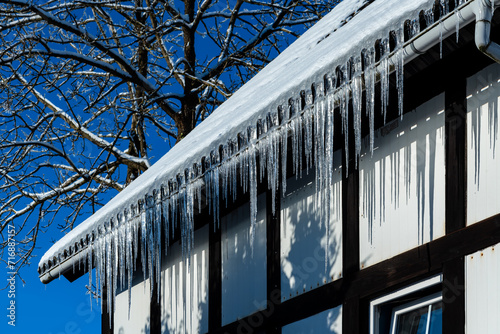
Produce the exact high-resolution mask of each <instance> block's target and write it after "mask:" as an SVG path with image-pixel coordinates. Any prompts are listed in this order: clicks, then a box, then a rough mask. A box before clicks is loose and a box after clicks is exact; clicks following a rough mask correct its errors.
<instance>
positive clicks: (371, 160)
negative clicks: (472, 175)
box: [359, 94, 445, 268]
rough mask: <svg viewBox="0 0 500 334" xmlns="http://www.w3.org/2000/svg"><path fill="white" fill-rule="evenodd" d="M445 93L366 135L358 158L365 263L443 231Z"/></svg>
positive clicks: (382, 258) (423, 241)
mask: <svg viewBox="0 0 500 334" xmlns="http://www.w3.org/2000/svg"><path fill="white" fill-rule="evenodd" d="M444 131H445V128H444V94H441V95H439V96H437V97H435V98H432V99H431V100H429V101H428V102H426V103H424V104H423V105H421V106H420V107H418V108H417V109H416V110H414V111H413V112H410V113H407V114H405V115H404V118H403V120H401V119H397V120H395V121H393V122H391V123H389V124H387V125H386V126H385V127H384V128H382V129H380V130H378V131H377V132H376V138H375V145H374V146H375V150H374V152H373V157H372V156H371V154H370V148H369V139H368V138H364V140H363V142H364V145H363V149H362V152H361V154H362V156H361V159H360V163H359V178H360V180H359V182H360V201H359V213H360V262H361V268H364V267H367V266H370V265H372V264H375V263H378V262H380V261H383V260H386V259H389V258H391V257H393V256H395V255H398V254H400V253H402V252H404V251H407V250H409V249H411V248H414V247H416V246H418V245H421V244H423V243H426V242H429V241H431V240H434V239H436V238H438V237H440V236H443V235H444V233H445V133H444Z"/></svg>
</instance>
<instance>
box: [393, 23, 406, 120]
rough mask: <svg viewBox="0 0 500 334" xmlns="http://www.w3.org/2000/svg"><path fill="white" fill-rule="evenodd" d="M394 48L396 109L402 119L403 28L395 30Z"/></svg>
mask: <svg viewBox="0 0 500 334" xmlns="http://www.w3.org/2000/svg"><path fill="white" fill-rule="evenodd" d="M396 43H397V45H396V48H397V52H396V55H395V58H396V65H395V66H396V88H397V90H398V110H399V116H400V117H401V119H403V107H404V65H405V62H404V54H403V52H404V49H403V45H404V30H403V28H401V29H399V30H398V31H397V32H396Z"/></svg>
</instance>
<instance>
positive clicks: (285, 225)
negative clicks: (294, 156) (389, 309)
mask: <svg viewBox="0 0 500 334" xmlns="http://www.w3.org/2000/svg"><path fill="white" fill-rule="evenodd" d="M334 161H342V156H341V151H338V152H336V153H335V155H334ZM327 191H328V193H329V194H330V199H331V200H330V216H329V217H323V219H321V213H320V208H321V203H319V202H318V201H317V199H316V186H315V176H314V171H310V172H309V175H307V174H306V173H305V172H304V175H303V176H302V178H299V179H296V178H295V176H293V177H291V178H289V179H288V180H287V194H286V196H285V197H284V198H282V199H281V293H282V297H281V298H282V300H288V299H290V298H292V297H295V296H297V295H300V294H302V293H304V292H307V291H310V290H312V289H315V288H317V287H319V286H322V285H324V284H326V283H329V282H331V281H333V280H336V279H338V278H340V277H342V171H341V168H340V167H339V168H336V169H335V171H334V183H333V185H332V186H331V187H330V189H328V190H325V191H324V193H323V195H325V194H326V193H327ZM323 209H324V208H323ZM326 224H328V225H326ZM326 249H328V252H327V254H328V256H327V259H326V260H325V253H326V252H325V250H326Z"/></svg>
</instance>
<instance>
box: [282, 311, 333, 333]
mask: <svg viewBox="0 0 500 334" xmlns="http://www.w3.org/2000/svg"><path fill="white" fill-rule="evenodd" d="M281 332H282V333H283V334H320V333H321V334H330V333H331V334H342V306H337V307H336V308H333V309H330V310H326V311H324V312H321V313H318V314H315V315H313V316H312V317H309V318H305V319H303V320H300V321H297V322H294V323H291V324H289V325H286V326H284V327H283V328H282V330H281Z"/></svg>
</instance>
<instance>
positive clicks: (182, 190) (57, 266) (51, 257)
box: [38, 0, 468, 295]
mask: <svg viewBox="0 0 500 334" xmlns="http://www.w3.org/2000/svg"><path fill="white" fill-rule="evenodd" d="M435 2H436V1H435V0H411V1H401V0H375V1H368V0H344V1H343V2H341V3H340V4H339V5H338V6H337V7H336V8H335V9H334V10H333V11H332V12H331V13H330V14H328V15H327V16H325V17H324V18H323V19H322V20H320V21H319V22H318V23H317V24H316V25H315V26H314V27H312V28H311V29H309V30H308V31H307V32H306V33H304V35H303V36H302V37H300V38H299V39H298V40H297V41H296V42H295V43H293V44H292V45H291V46H290V47H289V48H287V49H286V50H285V51H284V52H283V53H282V54H281V55H280V56H279V57H277V58H276V59H275V60H274V61H273V62H271V63H270V64H269V65H268V66H266V67H265V68H264V69H263V70H262V71H261V72H260V73H259V74H257V75H256V76H255V77H254V78H253V79H252V80H250V81H249V82H248V83H247V84H245V85H244V86H243V87H242V88H241V89H239V90H238V91H237V92H236V93H235V94H234V95H233V96H232V97H231V98H230V99H228V100H227V101H226V102H225V103H224V104H223V105H221V106H220V107H219V108H218V109H217V110H215V111H214V112H213V114H212V115H211V116H210V117H208V118H207V119H206V120H205V121H204V122H203V123H202V124H200V125H199V126H198V127H196V128H195V129H194V130H193V131H192V132H191V133H190V134H189V135H187V136H186V137H185V138H184V139H183V140H182V141H181V142H180V143H178V144H177V145H176V146H174V147H173V148H172V149H171V150H170V151H169V152H168V153H167V154H166V155H165V156H164V157H162V158H161V159H160V160H159V161H158V162H157V163H156V164H154V165H153V166H152V167H151V168H150V169H148V170H147V171H146V172H145V173H144V174H142V175H141V176H140V177H139V178H138V179H136V180H135V181H134V182H132V183H131V184H130V185H129V186H128V187H127V188H126V189H125V190H123V191H122V192H120V193H119V194H118V195H117V196H116V197H114V198H113V199H112V200H111V201H110V202H109V203H107V204H106V205H105V206H104V207H103V208H101V209H100V210H99V211H98V212H96V213H95V214H94V215H92V216H91V217H90V218H88V219H87V220H85V221H84V222H83V223H81V224H80V225H79V226H77V227H76V228H75V229H74V230H72V231H71V232H70V233H68V234H67V235H66V236H64V237H63V238H62V239H61V240H59V241H58V242H57V243H56V244H54V245H53V246H52V247H51V248H50V249H49V250H48V251H47V252H46V254H45V255H44V256H43V257H42V259H41V260H40V263H39V269H38V270H39V273H40V279H41V280H42V282H45V283H47V282H49V281H51V280H52V279H53V278H54V277H57V276H58V275H59V274H62V273H64V271H65V270H70V268H72V267H73V264H72V263H73V261H75V260H76V261H79V262H82V261H83V262H85V263H89V264H92V265H95V266H96V267H97V270H98V272H99V274H100V275H103V274H105V273H106V275H113V273H111V274H110V273H109V272H106V271H109V270H112V271H113V270H115V271H114V273H117V272H118V265H117V263H119V264H120V266H122V265H123V266H124V267H125V268H130V267H131V266H129V264H130V263H131V261H132V260H133V256H134V254H137V253H136V252H135V251H134V252H133V251H132V248H135V250H137V248H138V247H140V246H141V247H145V248H143V249H148V254H149V255H148V256H151V257H152V259H153V261H152V262H153V263H154V262H155V261H157V260H158V259H157V258H155V256H156V255H155V254H156V250H157V248H158V247H160V240H161V237H159V236H160V235H161V233H160V230H161V218H162V217H163V219H164V220H165V222H166V226H167V228H168V226H174V224H173V222H169V217H174V216H176V215H177V214H176V213H177V212H176V211H175V210H177V209H176V208H177V207H178V206H179V205H182V206H183V208H184V209H183V210H182V211H180V212H181V214H180V217H181V218H180V219H181V226H183V228H184V231H183V242H185V243H186V244H187V246H186V247H187V248H186V249H188V251H189V248H190V244H191V243H192V229H193V226H192V225H193V221H192V219H193V210H194V201H195V200H200V198H201V189H202V187H203V188H204V189H205V191H206V192H207V200H208V201H211V203H212V205H213V203H215V202H216V201H218V200H219V185H223V186H224V187H226V189H227V188H229V192H231V189H234V187H232V186H231V183H232V182H233V180H236V170H237V169H241V170H242V171H243V174H244V175H243V178H242V180H243V181H241V180H240V179H239V178H238V181H237V182H238V184H241V183H240V182H242V183H243V187H244V189H246V190H247V191H249V192H250V198H251V207H253V208H254V209H252V212H251V215H252V216H253V215H254V210H255V206H254V205H253V204H255V203H256V201H255V197H256V185H255V184H256V180H257V176H256V171H257V166H256V165H255V164H256V161H257V160H256V156H260V157H261V158H260V159H259V160H260V164H261V165H260V166H261V167H260V168H261V169H262V168H267V169H268V170H272V171H275V172H276V173H274V172H269V173H268V177H269V178H270V179H269V181H270V182H269V184H270V186H271V187H273V190H275V189H276V188H278V187H277V186H276V185H277V183H278V182H281V181H282V180H278V179H277V176H276V175H279V173H278V172H277V168H279V167H278V166H279V164H273V163H272V162H273V161H275V160H273V159H277V158H278V157H277V155H278V154H279V153H278V152H279V151H280V149H281V151H283V150H284V151H285V152H286V151H287V150H286V145H287V144H286V142H287V141H286V140H284V139H286V138H287V137H288V136H295V135H297V137H299V136H298V134H300V137H302V132H301V131H305V133H304V134H305V136H304V137H305V140H306V141H305V143H304V147H307V146H308V145H310V144H312V141H310V139H311V136H312V135H323V136H325V138H327V139H331V140H333V133H332V131H333V110H334V108H337V107H339V108H340V110H341V113H345V105H347V103H348V101H349V98H350V97H352V100H353V105H354V104H357V107H356V105H354V107H355V108H354V109H355V113H356V112H359V113H360V111H361V107H360V106H361V97H360V92H362V90H363V83H362V80H363V81H364V87H365V88H366V90H367V94H368V93H369V94H374V89H373V87H374V84H375V81H376V80H379V79H380V81H381V85H382V89H387V88H388V80H387V79H388V75H389V72H390V71H392V70H396V71H397V77H398V78H399V79H401V81H400V80H398V82H400V84H402V70H403V64H404V62H407V61H409V60H410V59H411V57H415V54H416V52H415V51H414V50H413V51H412V49H414V48H415V45H413V44H412V45H410V44H409V42H408V41H403V36H404V35H403V31H404V30H403V26H404V24H405V22H406V21H408V20H409V21H410V23H411V24H410V26H411V27H413V32H412V36H413V37H412V39H411V40H410V42H411V41H415V40H416V39H418V38H420V37H422V36H425V35H429V34H434V35H436V31H438V34H441V35H443V29H444V30H445V34H444V35H446V34H451V33H452V32H449V31H451V28H450V26H449V24H443V23H441V24H438V23H435V24H433V22H430V23H429V24H428V27H427V28H426V30H425V31H422V32H421V31H420V27H419V24H418V22H419V14H420V13H421V12H422V11H424V13H433V7H434V5H435ZM459 2H460V3H461V4H462V2H465V1H463V0H460V1H459ZM441 3H442V5H443V7H442V10H443V13H444V14H446V12H447V8H445V5H444V1H442V2H441ZM467 6H468V3H464V4H462V5H461V7H460V8H465V7H467ZM362 9H363V10H362ZM454 15H455V14H453V13H450V14H448V15H447V16H446V15H443V16H442V17H444V16H446V17H453V16H454ZM427 16H428V17H429V18H431V17H432V20H433V16H434V15H433V14H432V15H427ZM456 16H457V17H458V18H459V23H460V24H462V23H468V22H463V18H462V19H460V16H459V15H456ZM453 27H454V26H453ZM432 31H434V32H432ZM448 32H449V33H448ZM453 32H454V30H453ZM391 33H392V34H393V36H395V40H396V46H395V48H394V49H393V50H390V49H389V42H388V41H389V38H390V35H391ZM394 33H395V34H394ZM377 41H380V42H381V43H380V45H381V46H382V47H381V48H382V50H381V59H380V60H379V61H377V62H375V45H376V42H377ZM437 42H439V40H435V38H434V40H433V41H427V39H425V38H423V39H422V43H421V44H422V45H425V43H427V44H429V47H430V46H431V44H432V45H434V44H436V43H437ZM424 51H425V50H424ZM361 59H363V62H362V61H361ZM335 83H337V85H336V84H335ZM338 83H340V86H339V85H338ZM313 85H314V86H315V87H316V88H315V91H316V97H315V98H314V99H313V98H312V92H311V87H312V86H313ZM332 87H333V88H332ZM398 88H399V89H400V91H401V92H402V86H399V84H398ZM370 89H371V91H370V92H369V90H370ZM304 93H305V95H306V97H305V99H306V107H305V108H304V109H300V108H297V101H300V100H301V94H304ZM382 95H383V94H382ZM346 96H347V99H346ZM401 98H402V94H401ZM346 100H347V101H346ZM367 100H370V99H367ZM368 103H369V102H368ZM299 104H300V103H299ZM281 106H282V107H281ZM279 107H281V108H279ZM299 109H300V110H299ZM370 109H373V107H372V106H370V105H367V110H370ZM279 110H281V111H279ZM284 111H286V112H284ZM313 118H314V119H316V120H318V119H321V120H323V121H324V122H323V124H324V126H318V124H319V123H320V122H313ZM355 118H356V117H355ZM358 126H359V124H355V125H354V131H356V127H358ZM359 132H360V131H359V129H358V133H356V136H357V137H358V136H360V133H359ZM298 140H300V139H298ZM320 144H321V143H320ZM320 144H317V143H315V144H314V147H310V148H309V149H308V150H309V151H310V152H312V151H313V149H314V159H315V163H316V164H317V165H318V164H319V165H321V166H324V167H326V168H325V169H327V168H328V166H333V164H340V163H337V162H333V161H332V150H333V147H332V146H333V145H329V144H327V145H324V146H321V145H322V144H321V145H320ZM297 147H299V145H297ZM297 149H298V148H296V147H294V148H292V153H293V154H294V157H295V158H294V164H293V165H294V167H298V165H297V164H298V162H297V161H296V160H297V159H296V156H297ZM219 152H222V154H220V153H219ZM310 152H309V154H310ZM358 153H359V152H358V151H357V152H355V154H358ZM306 154H308V152H306ZM263 157H264V158H263ZM282 165H285V166H286V163H285V164H282ZM285 168H286V167H285ZM330 170H333V168H331V169H330ZM326 174H328V173H326ZM273 175H274V179H273ZM282 175H283V173H282ZM284 175H286V173H284ZM224 180H229V182H228V184H225V185H224V184H223V182H225V181H224ZM219 182H221V183H220V184H219ZM234 182H236V181H234ZM328 182H329V176H328V175H324V174H323V175H322V179H321V180H319V181H317V186H320V187H321V186H325V184H326V183H328ZM220 196H221V197H222V194H221V195H220ZM252 203H253V204H252ZM169 213H170V215H169ZM215 216H216V218H215V219H216V220H217V219H218V218H217V212H215ZM252 218H253V219H252V220H254V217H252ZM139 230H140V231H141V235H142V236H143V239H142V240H137V235H138V231H139ZM134 238H135V239H134ZM142 253H145V252H142ZM143 256H144V254H143ZM106 261H108V262H109V261H112V262H114V263H115V265H114V266H106ZM127 270H128V269H127ZM149 270H150V274H153V272H152V270H153V269H151V268H150V269H149ZM120 271H121V272H123V270H120ZM122 274H123V273H122ZM101 277H102V276H101ZM108 277H111V276H108ZM101 281H103V280H102V279H101ZM101 284H102V283H101ZM110 295H112V293H111V294H110Z"/></svg>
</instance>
